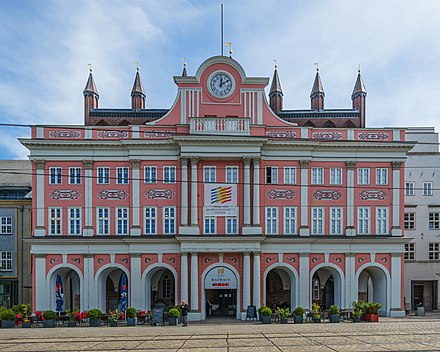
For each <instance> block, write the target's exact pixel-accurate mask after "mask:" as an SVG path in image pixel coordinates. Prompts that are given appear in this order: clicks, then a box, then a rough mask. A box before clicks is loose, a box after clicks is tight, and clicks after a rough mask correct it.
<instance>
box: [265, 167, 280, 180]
mask: <svg viewBox="0 0 440 352" xmlns="http://www.w3.org/2000/svg"><path fill="white" fill-rule="evenodd" d="M266 183H270V184H276V183H278V168H277V167H276V166H268V167H266Z"/></svg>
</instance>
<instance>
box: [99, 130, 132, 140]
mask: <svg viewBox="0 0 440 352" xmlns="http://www.w3.org/2000/svg"><path fill="white" fill-rule="evenodd" d="M97 136H98V138H118V139H122V138H128V132H127V131H99V132H98V134H97Z"/></svg>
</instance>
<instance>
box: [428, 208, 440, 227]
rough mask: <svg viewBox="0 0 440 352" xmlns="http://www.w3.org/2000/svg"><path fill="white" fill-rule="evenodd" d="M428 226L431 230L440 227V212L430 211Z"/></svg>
mask: <svg viewBox="0 0 440 352" xmlns="http://www.w3.org/2000/svg"><path fill="white" fill-rule="evenodd" d="M428 228H429V229H430V230H439V229H440V212H438V211H430V212H429V214H428Z"/></svg>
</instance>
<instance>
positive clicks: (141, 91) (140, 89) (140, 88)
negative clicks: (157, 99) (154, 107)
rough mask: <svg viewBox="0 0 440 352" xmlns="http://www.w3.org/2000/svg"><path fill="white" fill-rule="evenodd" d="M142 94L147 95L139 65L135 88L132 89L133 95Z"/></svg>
mask: <svg viewBox="0 0 440 352" xmlns="http://www.w3.org/2000/svg"><path fill="white" fill-rule="evenodd" d="M137 94H141V95H143V96H145V93H144V87H143V86H142V82H141V76H140V75H139V67H137V68H136V77H135V79H134V83H133V89H132V90H131V96H134V95H137Z"/></svg>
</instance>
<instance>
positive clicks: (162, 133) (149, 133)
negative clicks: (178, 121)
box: [144, 131, 175, 138]
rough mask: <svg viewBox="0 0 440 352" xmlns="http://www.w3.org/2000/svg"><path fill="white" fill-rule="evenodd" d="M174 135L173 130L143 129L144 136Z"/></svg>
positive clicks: (162, 136) (160, 136) (161, 136)
mask: <svg viewBox="0 0 440 352" xmlns="http://www.w3.org/2000/svg"><path fill="white" fill-rule="evenodd" d="M174 135H175V132H174V131H145V132H144V137H145V138H172V137H173V136H174Z"/></svg>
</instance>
